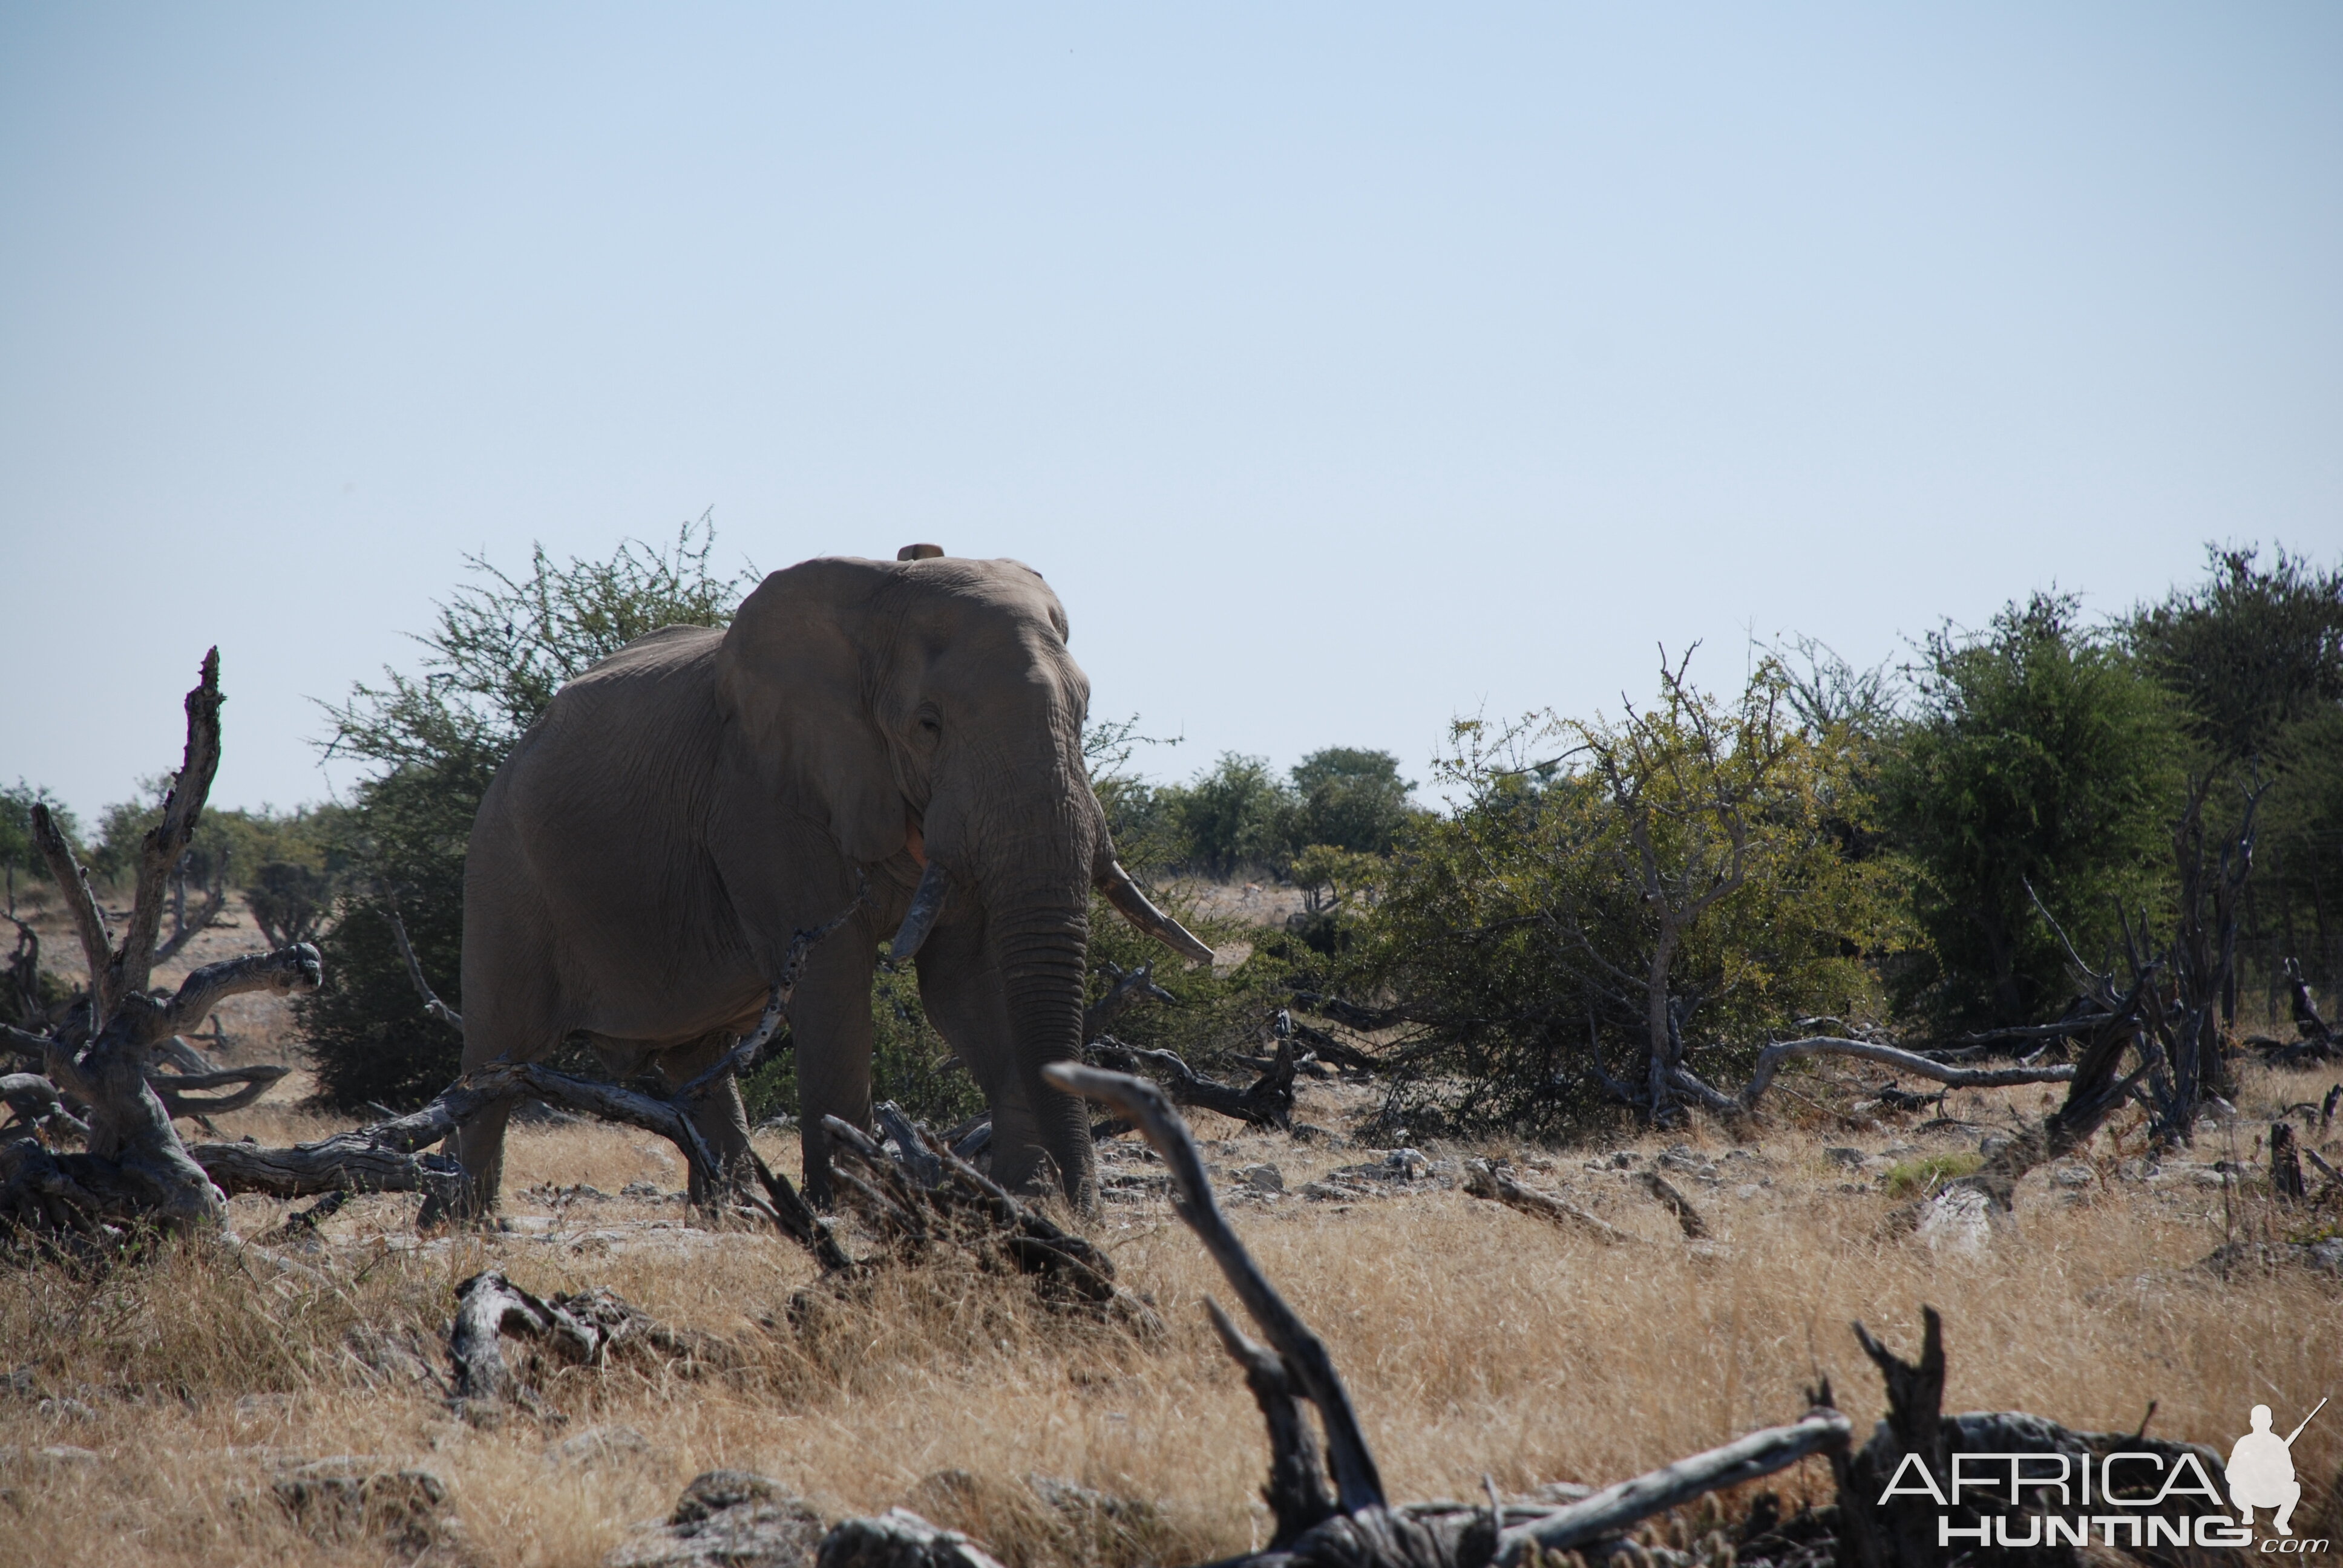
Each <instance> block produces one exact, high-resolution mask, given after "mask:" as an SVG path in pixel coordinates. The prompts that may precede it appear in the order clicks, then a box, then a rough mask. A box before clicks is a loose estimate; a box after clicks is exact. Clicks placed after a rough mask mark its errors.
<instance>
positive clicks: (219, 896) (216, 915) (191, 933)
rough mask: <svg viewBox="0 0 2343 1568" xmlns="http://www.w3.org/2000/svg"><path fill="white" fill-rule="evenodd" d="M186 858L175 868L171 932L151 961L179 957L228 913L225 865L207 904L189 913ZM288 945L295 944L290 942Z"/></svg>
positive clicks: (207, 894) (217, 873)
mask: <svg viewBox="0 0 2343 1568" xmlns="http://www.w3.org/2000/svg"><path fill="white" fill-rule="evenodd" d="M226 912H227V879H226V873H225V868H218V869H216V870H215V874H214V877H213V880H212V885H211V886H210V887H209V888H208V889H206V890H205V893H204V903H203V907H202V908H201V909H199V910H196V912H195V913H194V914H193V915H190V914H188V913H187V873H186V858H185V857H184V856H183V857H181V859H180V861H179V864H178V865H176V866H175V867H173V868H172V870H171V934H170V935H169V936H168V937H166V938H165V939H164V940H162V942H161V943H159V944H158V945H157V946H156V949H155V952H154V955H153V958H152V959H151V960H150V961H151V962H153V963H158V964H164V963H168V962H170V961H171V960H173V959H175V958H177V957H178V956H179V951H180V950H181V949H183V948H185V947H186V945H187V944H188V943H189V942H191V941H194V940H196V938H197V937H199V936H201V935H203V934H204V932H206V931H207V930H211V929H212V928H213V927H214V926H216V925H219V924H221V923H222V922H221V920H220V917H221V916H222V915H225V914H226ZM286 945H287V946H288V947H289V946H291V944H290V943H289V942H288V943H287V944H286Z"/></svg>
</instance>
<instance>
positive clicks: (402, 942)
mask: <svg viewBox="0 0 2343 1568" xmlns="http://www.w3.org/2000/svg"><path fill="white" fill-rule="evenodd" d="M375 885H376V886H377V888H379V889H380V890H382V910H383V918H384V919H386V920H388V921H389V922H390V935H391V940H394V941H396V942H397V944H398V956H399V957H400V958H402V959H404V960H407V980H409V981H410V982H411V983H412V984H413V985H414V987H415V989H416V990H417V992H418V993H419V994H420V995H421V996H422V998H423V1010H424V1011H425V1012H427V1013H429V1014H430V1015H431V1016H432V1017H433V1018H436V1019H437V1020H439V1021H440V1022H441V1023H444V1024H446V1025H447V1027H448V1028H450V1029H452V1030H455V1031H456V1032H457V1033H458V1034H461V1033H463V1032H464V1015H463V1014H462V1013H460V1012H458V1011H457V1010H455V1009H454V1008H452V1007H449V1006H448V1005H447V1003H446V1002H444V1001H441V1000H439V993H438V992H437V991H435V990H432V989H431V982H430V981H429V980H426V979H424V978H423V960H420V959H418V958H417V957H416V956H415V944H414V943H413V942H412V941H410V940H407V922H406V921H405V920H402V919H400V918H399V913H398V895H397V893H396V892H395V891H393V890H392V889H391V886H390V884H389V883H388V882H387V881H385V882H377V883H376V884H375Z"/></svg>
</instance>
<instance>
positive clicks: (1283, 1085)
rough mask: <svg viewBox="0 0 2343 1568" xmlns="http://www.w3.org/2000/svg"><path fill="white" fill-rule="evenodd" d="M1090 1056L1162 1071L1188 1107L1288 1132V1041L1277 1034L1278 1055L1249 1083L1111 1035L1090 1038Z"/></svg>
mask: <svg viewBox="0 0 2343 1568" xmlns="http://www.w3.org/2000/svg"><path fill="white" fill-rule="evenodd" d="M1089 1054H1090V1056H1091V1059H1092V1060H1096V1061H1099V1062H1102V1063H1104V1064H1106V1065H1108V1066H1110V1067H1114V1068H1118V1069H1121V1070H1132V1071H1135V1070H1138V1069H1139V1068H1140V1067H1141V1066H1142V1065H1144V1066H1147V1067H1151V1068H1155V1069H1158V1070H1161V1071H1162V1072H1163V1073H1164V1074H1165V1075H1166V1076H1167V1077H1168V1078H1169V1080H1170V1091H1171V1095H1172V1103H1173V1104H1175V1105H1181V1106H1185V1107H1187V1108H1188V1109H1190V1110H1193V1111H1212V1112H1214V1113H1216V1114H1218V1115H1222V1116H1225V1117H1228V1118H1229V1119H1230V1120H1231V1121H1242V1122H1243V1123H1245V1124H1246V1125H1247V1126H1249V1127H1262V1128H1267V1129H1270V1130H1272V1131H1280V1132H1284V1131H1292V1127H1293V1080H1294V1075H1295V1070H1294V1057H1293V1041H1292V1037H1291V1036H1290V1035H1288V1034H1284V1033H1281V1034H1280V1036H1279V1038H1278V1041H1277V1055H1276V1057H1275V1058H1274V1059H1272V1061H1271V1063H1270V1066H1269V1068H1268V1070H1266V1071H1264V1072H1263V1073H1262V1075H1261V1076H1260V1077H1259V1078H1258V1079H1255V1080H1254V1081H1253V1082H1252V1086H1251V1087H1249V1088H1245V1089H1238V1088H1236V1087H1235V1086H1234V1085H1232V1084H1226V1083H1218V1082H1215V1081H1212V1079H1209V1078H1206V1077H1205V1076H1204V1075H1203V1074H1202V1073H1200V1072H1198V1071H1197V1070H1195V1069H1194V1068H1192V1067H1190V1066H1189V1065H1188V1063H1187V1062H1186V1061H1185V1060H1183V1059H1182V1057H1181V1055H1180V1053H1179V1052H1177V1051H1172V1050H1141V1049H1140V1048H1138V1047H1136V1046H1130V1045H1125V1044H1123V1043H1122V1041H1121V1040H1117V1039H1115V1038H1114V1037H1113V1036H1112V1035H1103V1036H1101V1037H1100V1038H1099V1039H1098V1040H1093V1041H1092V1042H1091V1047H1090V1052H1089Z"/></svg>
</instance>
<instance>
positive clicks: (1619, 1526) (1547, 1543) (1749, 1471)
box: [1496, 1405, 1852, 1568]
mask: <svg viewBox="0 0 2343 1568" xmlns="http://www.w3.org/2000/svg"><path fill="white" fill-rule="evenodd" d="M1851 1430H1852V1429H1851V1426H1850V1423H1849V1422H1848V1421H1847V1419H1846V1417H1845V1416H1844V1415H1841V1414H1840V1413H1839V1412H1837V1411H1835V1410H1833V1409H1831V1408H1829V1407H1828V1406H1826V1405H1825V1406H1818V1407H1816V1408H1815V1409H1814V1410H1811V1411H1809V1412H1806V1414H1805V1416H1803V1417H1802V1418H1800V1419H1799V1420H1797V1421H1795V1422H1791V1423H1790V1424H1789V1425H1787V1426H1773V1427H1767V1428H1766V1429H1765V1430H1764V1431H1762V1432H1751V1433H1750V1434H1749V1435H1748V1436H1746V1437H1743V1438H1736V1439H1735V1441H1733V1442H1728V1443H1725V1444H1724V1445H1723V1446H1722V1447H1719V1448H1712V1449H1710V1450H1708V1451H1707V1452H1704V1453H1695V1454H1694V1455H1692V1456H1691V1457H1690V1458H1688V1459H1679V1460H1677V1461H1676V1462H1674V1464H1669V1465H1664V1466H1662V1467H1661V1468H1660V1469H1658V1470H1654V1471H1649V1472H1647V1473H1644V1474H1642V1475H1639V1476H1636V1477H1635V1478H1634V1480H1633V1481H1623V1482H1621V1483H1619V1484H1618V1485H1616V1486H1612V1487H1606V1488H1605V1489H1604V1490H1603V1491H1601V1492H1598V1493H1595V1494H1594V1496H1592V1497H1589V1498H1584V1499H1583V1500H1581V1501H1579V1502H1577V1503H1571V1504H1569V1505H1568V1506H1566V1507H1564V1508H1557V1509H1555V1510H1554V1512H1553V1513H1549V1514H1547V1515H1546V1516H1545V1517H1544V1518H1543V1519H1541V1520H1539V1521H1537V1522H1536V1523H1530V1524H1521V1525H1514V1526H1512V1527H1510V1528H1508V1529H1507V1530H1506V1531H1505V1532H1504V1533H1503V1535H1502V1536H1501V1537H1500V1538H1499V1545H1498V1549H1497V1553H1496V1561H1497V1563H1499V1564H1501V1565H1502V1568H1513V1564H1515V1563H1520V1562H1521V1561H1522V1560H1523V1558H1524V1557H1526V1556H1527V1555H1528V1554H1529V1552H1530V1550H1531V1549H1532V1548H1533V1547H1538V1548H1543V1549H1544V1550H1545V1551H1548V1552H1567V1551H1570V1550H1572V1549H1573V1548H1575V1547H1579V1546H1584V1545H1587V1544H1589V1543H1593V1542H1596V1541H1600V1540H1602V1539H1604V1537H1606V1536H1614V1535H1621V1534H1624V1533H1626V1531H1627V1530H1628V1528H1629V1527H1630V1526H1632V1525H1634V1523H1637V1522H1638V1521H1639V1520H1644V1519H1648V1518H1650V1517H1651V1516H1652V1515H1653V1514H1654V1513H1665V1512H1666V1511H1667V1510H1669V1509H1671V1508H1677V1507H1681V1506H1682V1505H1684V1503H1690V1502H1691V1501H1692V1500H1693V1499H1694V1498H1695V1497H1701V1496H1704V1495H1705V1494H1707V1493H1711V1492H1715V1491H1719V1490H1721V1489H1722V1488H1725V1487H1727V1486H1738V1485H1740V1484H1741V1483H1743V1482H1745V1481H1755V1480H1756V1479H1757V1478H1758V1477H1759V1476H1762V1475H1772V1474H1773V1473H1775V1472H1776V1471H1780V1470H1786V1469H1788V1468H1789V1467H1790V1466H1791V1465H1793V1464H1795V1463H1796V1462H1798V1461H1800V1460H1802V1459H1804V1458H1805V1457H1806V1456H1807V1455H1809V1454H1815V1453H1827V1452H1832V1451H1834V1450H1837V1449H1843V1448H1845V1446H1846V1442H1847V1438H1848V1435H1849V1432H1850V1431H1851Z"/></svg>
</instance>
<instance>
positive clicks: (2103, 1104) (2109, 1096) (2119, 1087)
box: [1947, 963, 2160, 1214]
mask: <svg viewBox="0 0 2343 1568" xmlns="http://www.w3.org/2000/svg"><path fill="white" fill-rule="evenodd" d="M2159 969H2160V966H2159V965H2157V964H2154V963H2150V964H2147V965H2145V966H2143V967H2142V968H2141V969H2140V970H2139V971H2138V973H2137V978H2135V979H2134V980H2133V981H2132V987H2131V990H2130V991H2129V992H2127V994H2126V995H2125V996H2124V997H2122V998H2121V999H2120V1000H2118V1001H2117V1005H2116V1006H2115V1007H2114V1008H2113V1009H2111V1010H2109V1011H2108V1013H2107V1016H2106V1017H2105V1018H2103V1019H2102V1020H2100V1021H2099V1022H2098V1024H2097V1026H2096V1027H2095V1028H2094V1029H2093V1030H2092V1031H2091V1034H2090V1038H2089V1039H2088V1040H2086V1041H2085V1042H2084V1045H2083V1050H2082V1053H2081V1055H2080V1056H2078V1057H2077V1060H2076V1062H2075V1075H2074V1077H2073V1078H2072V1079H2070V1080H2069V1081H2067V1085H2066V1100H2065V1101H2063V1102H2061V1104H2060V1105H2059V1107H2058V1109H2057V1110H2056V1111H2052V1112H2051V1113H2050V1114H2049V1115H2047V1116H2046V1117H2044V1118H2043V1119H2042V1120H2041V1121H2039V1122H2036V1124H2035V1125H2033V1126H2031V1127H2028V1128H2026V1129H2025V1130H2024V1131H2021V1132H2020V1133H2019V1134H2018V1135H2017V1136H2016V1137H2014V1138H2011V1139H2009V1140H2008V1141H2006V1142H2004V1143H2002V1144H2001V1145H2000V1146H1999V1147H1997V1148H1996V1149H1995V1151H1993V1152H1992V1153H1991V1154H1989V1155H1987V1156H1986V1162H1985V1164H1984V1165H1983V1166H1982V1167H1980V1168H1979V1169H1978V1170H1977V1171H1976V1172H1975V1173H1974V1174H1971V1175H1967V1176H1963V1177H1960V1178H1958V1179H1956V1181H1952V1182H1949V1183H1947V1185H1949V1186H1955V1187H1973V1188H1975V1189H1976V1191H1980V1192H1982V1193H1984V1194H1985V1195H1986V1200H1987V1201H1989V1202H1991V1203H1992V1204H1993V1206H1994V1207H1995V1209H1996V1210H1998V1211H2001V1212H2003V1213H2005V1214H2006V1213H2007V1212H2008V1211H2010V1210H2011V1209H2013V1208H2014V1207H2015V1206H2016V1194H2017V1183H2018V1182H2019V1181H2023V1180H2024V1179H2025V1177H2026V1172H2027V1171H2031V1170H2033V1169H2034V1168H2035V1167H2036V1166H2037V1165H2041V1164H2046V1163H2047V1162H2048V1161H2053V1160H2060V1159H2064V1158H2065V1157H2066V1155H2068V1154H2071V1153H2073V1152H2074V1151H2076V1150H2077V1149H2079V1148H2081V1147H2082V1146H2083V1145H2084V1144H2086V1143H2087V1142H2089V1141H2090V1140H2091V1135H2092V1134H2093V1133H2095V1132H2097V1131H2098V1130H2099V1127H2100V1125H2101V1124H2102V1123H2103V1122H2105V1121H2107V1118H2108V1117H2109V1116H2112V1115H2113V1114H2115V1112H2116V1111H2117V1108H2118V1107H2120V1106H2121V1105H2123V1104H2124V1103H2125V1102H2126V1101H2127V1100H2128V1099H2129V1098H2130V1096H2131V1092H2132V1090H2133V1089H2134V1088H2135V1087H2136V1086H2137V1084H2138V1083H2139V1081H2140V1079H2141V1078H2142V1077H2143V1076H2145V1075H2146V1074H2147V1071H2148V1070H2149V1068H2150V1066H2151V1065H2152V1063H2151V1062H2148V1061H2143V1062H2142V1063H2141V1064H2140V1066H2139V1067H2138V1068H2137V1069H2136V1070H2133V1071H2132V1072H2131V1074H2130V1075H2129V1076H2127V1077H2122V1078H2118V1077H2117V1073H2118V1072H2119V1071H2121V1070H2122V1068H2123V1062H2124V1053H2125V1052H2126V1051H2127V1050H2130V1049H2132V1048H2133V1046H2134V1044H2135V1042H2136V1040H2138V1039H2139V1038H2140V1036H2141V1025H2140V1010H2141V1009H2142V1007H2143V1006H2145V1005H2148V1004H2149V1003H2151V1002H2152V1000H2153V997H2154V988H2155V983H2156V977H2157V973H2158V971H2159Z"/></svg>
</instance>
